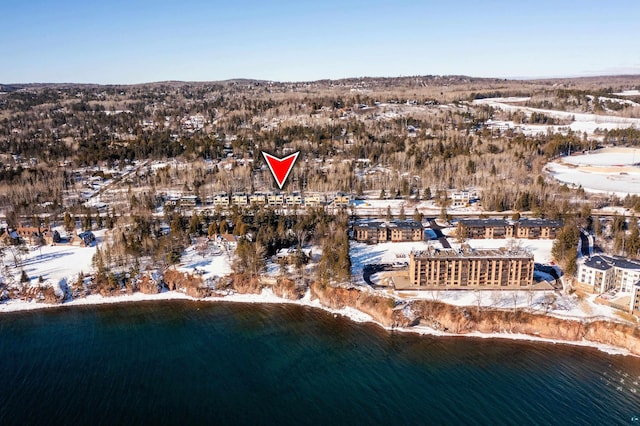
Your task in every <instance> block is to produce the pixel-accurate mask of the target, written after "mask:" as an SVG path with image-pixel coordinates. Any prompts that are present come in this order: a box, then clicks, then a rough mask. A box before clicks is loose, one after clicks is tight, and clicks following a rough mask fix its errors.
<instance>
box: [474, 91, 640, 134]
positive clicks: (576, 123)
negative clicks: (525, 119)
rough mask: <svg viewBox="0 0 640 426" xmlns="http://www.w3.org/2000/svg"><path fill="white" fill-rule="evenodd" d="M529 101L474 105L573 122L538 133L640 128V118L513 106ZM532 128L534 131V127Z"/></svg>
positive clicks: (501, 100)
mask: <svg viewBox="0 0 640 426" xmlns="http://www.w3.org/2000/svg"><path fill="white" fill-rule="evenodd" d="M527 100H529V98H487V99H476V100H474V101H473V104H474V105H489V106H491V107H493V108H498V109H501V110H503V111H512V112H513V111H522V112H525V113H527V114H531V113H533V112H536V113H543V114H545V115H547V116H549V117H553V118H559V119H563V120H566V119H569V120H572V122H571V124H570V125H568V126H552V125H549V126H535V130H538V132H544V133H546V131H547V129H549V130H553V131H556V132H560V131H562V129H563V128H564V129H566V128H570V129H571V130H573V131H574V132H586V133H587V134H589V135H593V133H594V132H595V130H596V129H602V130H603V129H607V130H611V129H626V128H628V127H631V126H635V127H636V128H640V118H627V117H618V116H612V115H598V114H587V113H573V112H568V111H557V110H551V109H540V108H530V107H525V106H521V105H512V104H513V103H522V102H526V101H527ZM509 123H510V125H512V126H513V127H521V125H519V124H518V125H516V124H515V123H513V122H509ZM526 127H530V128H531V129H532V130H533V129H534V127H532V126H526Z"/></svg>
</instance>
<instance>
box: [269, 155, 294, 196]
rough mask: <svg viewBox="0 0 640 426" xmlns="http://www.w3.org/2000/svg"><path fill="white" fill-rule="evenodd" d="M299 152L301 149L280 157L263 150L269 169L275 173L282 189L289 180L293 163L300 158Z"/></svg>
mask: <svg viewBox="0 0 640 426" xmlns="http://www.w3.org/2000/svg"><path fill="white" fill-rule="evenodd" d="M298 154H300V151H298V152H294V153H293V154H291V155H287V156H286V157H284V158H278V157H274V156H273V155H271V154H267V153H266V152H264V151H262V156H263V157H264V159H265V160H266V161H267V165H268V166H269V170H271V174H272V175H273V178H274V179H275V180H276V183H277V184H278V187H279V188H280V189H282V187H283V186H284V183H285V182H286V180H287V177H288V176H289V173H291V170H292V169H293V164H294V163H295V162H296V159H297V158H298Z"/></svg>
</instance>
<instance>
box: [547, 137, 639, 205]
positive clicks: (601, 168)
mask: <svg viewBox="0 0 640 426" xmlns="http://www.w3.org/2000/svg"><path fill="white" fill-rule="evenodd" d="M637 162H640V149H631V148H629V149H627V148H611V149H603V150H599V151H596V152H594V153H591V154H584V155H577V156H572V157H564V158H562V160H560V161H557V162H552V163H549V164H547V165H546V166H545V170H546V171H548V172H549V173H550V174H551V175H552V176H553V177H554V178H555V179H557V180H558V181H560V182H564V183H567V184H570V185H575V186H582V187H583V188H584V190H585V191H589V192H599V193H608V194H609V193H610V194H615V195H619V196H626V195H627V194H640V168H634V167H631V165H632V164H636V163H637ZM576 166H578V167H576ZM620 166H626V167H624V168H621V167H620ZM636 170H637V171H636Z"/></svg>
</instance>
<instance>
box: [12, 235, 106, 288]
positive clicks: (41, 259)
mask: <svg viewBox="0 0 640 426" xmlns="http://www.w3.org/2000/svg"><path fill="white" fill-rule="evenodd" d="M94 235H95V236H96V240H97V242H98V244H100V242H101V241H102V238H103V236H104V231H96V232H94ZM95 252H96V246H92V247H77V246H68V245H57V246H46V245H45V246H40V247H33V248H29V251H28V252H27V253H25V254H24V255H23V256H21V259H22V260H21V261H19V262H18V263H19V265H18V266H17V267H16V266H15V264H16V262H15V260H14V258H13V255H12V253H11V250H8V249H7V250H5V254H4V258H3V259H2V262H3V264H4V265H5V266H6V268H4V270H3V271H1V272H0V278H2V279H4V280H6V281H9V282H10V281H12V279H13V281H14V282H20V274H21V271H22V270H24V271H25V272H26V274H27V276H28V277H29V279H30V284H34V285H35V284H38V281H39V279H40V277H42V279H43V280H44V281H45V282H47V283H50V284H52V285H58V284H60V283H65V282H71V281H73V280H75V279H76V278H77V277H78V274H79V273H80V272H83V273H85V274H86V273H90V272H92V271H93V265H92V261H93V255H94V254H95ZM7 274H10V275H13V277H9V276H6V275H7Z"/></svg>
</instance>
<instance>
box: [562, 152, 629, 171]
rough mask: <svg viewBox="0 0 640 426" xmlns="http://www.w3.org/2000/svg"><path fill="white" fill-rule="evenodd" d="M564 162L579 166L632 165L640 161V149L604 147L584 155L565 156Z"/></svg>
mask: <svg viewBox="0 0 640 426" xmlns="http://www.w3.org/2000/svg"><path fill="white" fill-rule="evenodd" d="M562 162H563V163H565V164H575V165H579V166H631V165H633V164H636V163H640V149H636V148H604V149H599V150H597V151H591V152H587V153H585V154H582V155H572V156H570V157H563V158H562ZM639 172H640V169H639Z"/></svg>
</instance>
